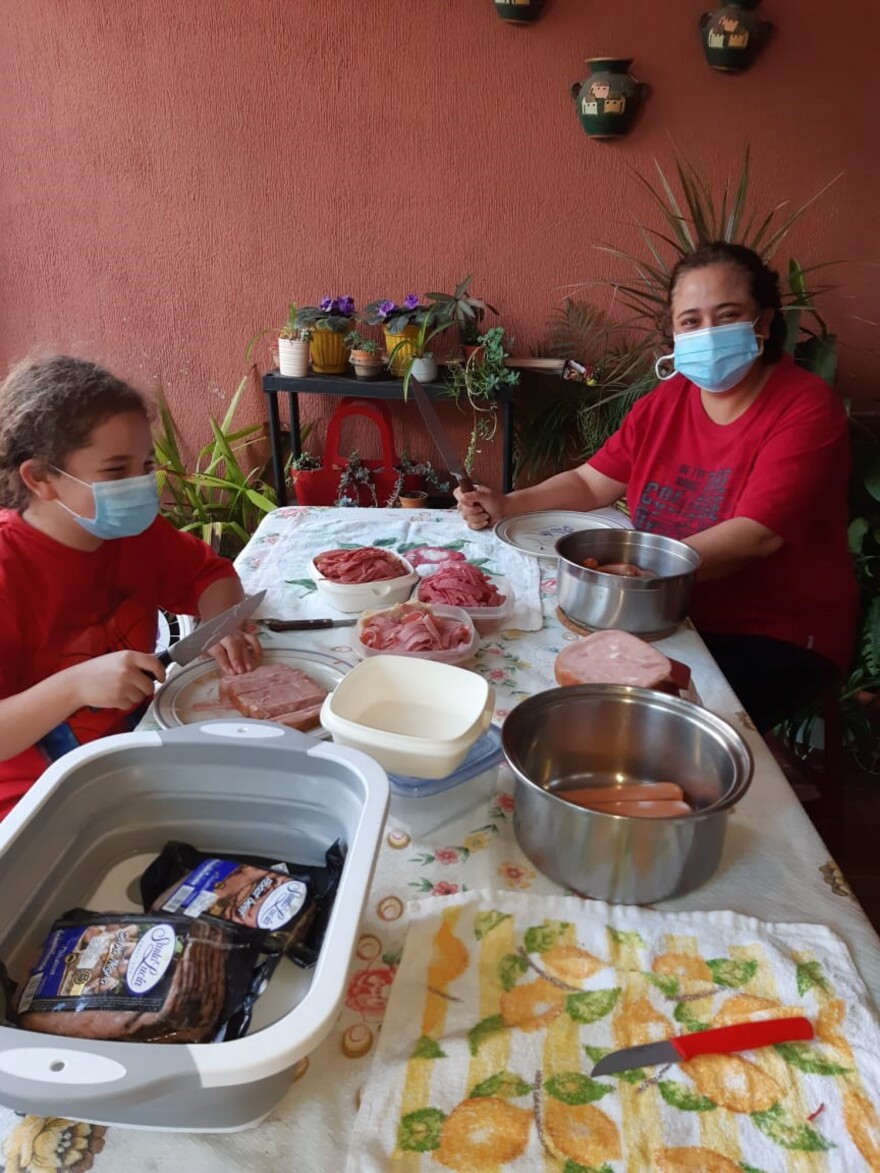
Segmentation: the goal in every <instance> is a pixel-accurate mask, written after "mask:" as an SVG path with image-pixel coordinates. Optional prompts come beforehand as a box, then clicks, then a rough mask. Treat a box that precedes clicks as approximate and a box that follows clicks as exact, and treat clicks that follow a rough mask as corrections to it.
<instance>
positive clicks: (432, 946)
mask: <svg viewBox="0 0 880 1173" xmlns="http://www.w3.org/2000/svg"><path fill="white" fill-rule="evenodd" d="M410 914H411V921H410V929H409V934H408V936H407V941H406V947H405V949H404V953H403V958H402V960H401V965H400V968H399V970H398V973H397V977H396V980H395V983H394V987H393V989H392V992H391V997H390V1001H389V1005H388V1011H387V1014H386V1016H385V1021H384V1025H383V1027H382V1033H381V1036H380V1040H379V1045H378V1048H377V1054H376V1059H375V1062H374V1065H373V1068H372V1070H371V1073H370V1076H369V1078H368V1080H367V1082H366V1085H365V1087H364V1088H363V1092H362V1097H361V1107H360V1111H359V1114H358V1118H357V1121H356V1124H355V1129H354V1133H353V1137H352V1145H351V1150H350V1154H349V1159H348V1164H347V1166H346V1169H347V1171H348V1173H373V1171H379V1170H382V1171H385V1170H394V1171H400V1173H444V1171H446V1170H454V1171H456V1173H654V1171H656V1173H814V1171H815V1173H819V1171H825V1170H827V1171H828V1173H847V1171H849V1170H852V1171H853V1173H856V1171H862V1170H868V1169H872V1170H873V1169H876V1170H880V1119H878V1105H880V1030H878V1025H877V1021H876V1019H875V1017H874V1013H873V1011H872V1009H871V1008H870V1005H869V999H868V995H867V991H866V990H865V987H864V985H863V983H862V981H861V979H860V978H859V976H858V974H857V972H856V970H855V968H854V966H853V964H852V961H851V959H850V956H849V953H848V951H847V949H846V947H845V945H844V944H843V943H842V942H841V941H840V940H839V939H838V938H837V937H836V936H835V935H834V934H833V933H832V932H831V931H830V930H829V929H827V928H825V927H824V926H820V925H789V924H765V923H763V922H761V921H757V920H754V919H751V918H747V917H742V916H738V915H736V914H734V913H731V912H714V913H678V914H668V913H658V912H651V911H648V910H644V909H637V908H624V907H619V906H618V907H612V906H609V905H604V904H600V903H598V902H593V901H586V900H581V899H579V898H577V897H564V896H559V897H553V896H529V895H526V894H517V893H506V892H505V893H502V892H489V891H484V892H468V893H463V894H459V895H457V896H451V897H430V898H426V899H424V900H418V901H414V902H413V903H412V904H411V905H410ZM785 1015H805V1016H806V1017H808V1018H809V1019H810V1020H811V1021H812V1022H813V1024H814V1027H815V1031H816V1038H815V1040H814V1041H813V1042H810V1043H784V1044H779V1045H778V1046H774V1047H769V1048H763V1049H761V1050H758V1051H748V1052H743V1053H742V1054H736V1055H706V1056H701V1057H699V1058H697V1059H694V1060H692V1061H691V1062H688V1063H681V1064H673V1065H671V1066H669V1067H667V1068H646V1069H644V1070H635V1071H625V1072H622V1073H621V1074H619V1075H616V1076H609V1077H606V1078H602V1079H593V1078H592V1077H591V1075H590V1071H591V1070H592V1067H593V1065H594V1063H595V1062H596V1061H597V1060H598V1059H600V1058H601V1057H602V1056H603V1055H605V1054H607V1052H608V1051H611V1050H617V1049H619V1048H621V1047H629V1046H634V1045H637V1044H639V1043H648V1042H655V1041H658V1040H660V1039H664V1038H668V1037H670V1036H672V1035H676V1034H685V1033H687V1032H689V1031H702V1030H706V1029H708V1028H710V1027H713V1026H726V1025H730V1024H733V1023H738V1022H746V1021H755V1020H761V1019H764V1018H778V1017H781V1016H785Z"/></svg>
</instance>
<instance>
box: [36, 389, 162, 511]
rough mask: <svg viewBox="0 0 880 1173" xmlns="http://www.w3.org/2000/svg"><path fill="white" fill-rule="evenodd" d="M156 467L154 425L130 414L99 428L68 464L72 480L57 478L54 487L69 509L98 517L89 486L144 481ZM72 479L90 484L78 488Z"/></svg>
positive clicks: (116, 416)
mask: <svg viewBox="0 0 880 1173" xmlns="http://www.w3.org/2000/svg"><path fill="white" fill-rule="evenodd" d="M155 467H156V461H155V459H154V457H153V440H152V436H151V435H150V425H149V423H148V422H147V420H146V419H145V418H144V416H143V415H141V413H140V412H139V411H129V412H125V414H123V415H114V416H111V417H110V419H107V420H105V421H104V422H103V423H102V424H98V426H97V427H96V428H95V429H94V430H93V432H92V434H91V435H90V436H89V439H88V443H87V444H86V446H85V447H84V448H77V449H76V451H75V452H71V453H70V454H69V455H68V457H67V459H66V460H65V462H64V472H66V473H68V474H69V476H67V477H62V476H59V475H58V474H57V473H56V474H54V475H53V477H52V480H53V487H54V489H55V492H56V494H57V496H58V497H59V498H60V499H61V500H62V501H63V502H64V504H65V505H66V506H67V507H68V508H69V509H72V510H73V511H74V512H75V513H79V514H80V515H81V516H82V517H94V516H95V501H94V497H93V496H92V492H91V489H89V488H88V487H87V485H91V484H94V483H95V482H96V481H121V480H125V478H126V477H141V476H143V475H144V474H145V473H150V472H152V471H153V470H154V469H155ZM69 477H77V478H78V479H79V480H81V481H85V482H87V484H85V485H78V484H77V483H76V481H72V480H70V479H69Z"/></svg>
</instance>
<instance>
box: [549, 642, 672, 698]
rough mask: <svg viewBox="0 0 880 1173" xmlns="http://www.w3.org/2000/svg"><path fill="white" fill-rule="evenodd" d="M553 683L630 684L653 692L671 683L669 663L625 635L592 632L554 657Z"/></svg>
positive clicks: (568, 645) (655, 651)
mask: <svg viewBox="0 0 880 1173" xmlns="http://www.w3.org/2000/svg"><path fill="white" fill-rule="evenodd" d="M555 671H556V680H557V683H559V684H562V685H567V684H632V685H636V686H637V687H639V688H656V687H657V686H658V685H660V684H663V683H664V682H666V681H668V680H669V679H670V675H671V672H672V662H671V661H670V660H668V659H667V658H666V656H664V655H663V654H662V653H661V652H658V651H657V649H656V648H652V647H651V645H650V644H646V643H645V641H644V640H641V639H639V638H638V637H637V636H634V635H630V634H629V632H627V631H594V632H593V633H592V635H585V636H583V638H582V639H578V640H575V642H574V643H571V644H566V646H565V647H564V648H563V649H562V651H561V652H560V653H559V655H558V656H557V657H556V665H555Z"/></svg>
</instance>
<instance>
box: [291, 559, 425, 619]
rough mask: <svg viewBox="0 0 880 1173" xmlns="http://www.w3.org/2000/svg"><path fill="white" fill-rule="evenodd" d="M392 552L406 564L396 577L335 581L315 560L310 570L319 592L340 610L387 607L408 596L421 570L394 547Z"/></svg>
mask: <svg viewBox="0 0 880 1173" xmlns="http://www.w3.org/2000/svg"><path fill="white" fill-rule="evenodd" d="M391 553H393V554H394V556H395V558H397V559H398V560H399V561H400V562H402V563H403V565H404V566H405V567H406V574H402V575H399V576H398V577H397V578H380V579H379V580H378V581H376V582H351V583H350V582H333V580H332V579H329V578H325V577H324V575H323V574H321V572H320V570H318V568H317V566H316V565H315V562H314V559H312V560H311V561H310V562H309V565H308V573H309V575H310V577H311V578H313V579H314V581H315V586H316V587H317V588H318V593H319V594H321V595H323V596H324V598H325V599H326V600H327V602H328V603H329V604H330V606H331V607H335V608H336V610H337V611H345V612H347V613H349V614H350V613H352V612H354V611H364V610H365V609H366V608H367V607H387V606H390V605H391V604H392V603H402V602H403V601H404V600H405V599H408V598H409V597H410V595H411V594H412V590H413V587H414V586H415V585H416V583H417V582H418V581H419V575H418V571H417V570H416V569H415V568H414V567H413V565H412V563H410V562H407V560H406V558H404V557H403V556H402V555H400V554H397V553H395V551H393V550H392V551H391Z"/></svg>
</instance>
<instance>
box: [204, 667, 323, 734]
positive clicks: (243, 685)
mask: <svg viewBox="0 0 880 1173" xmlns="http://www.w3.org/2000/svg"><path fill="white" fill-rule="evenodd" d="M326 695H327V690H326V689H324V688H322V687H321V686H320V684H316V683H315V681H314V680H312V679H311V677H310V676H307V675H306V674H305V672H301V671H300V670H299V668H291V667H290V666H289V665H287V664H263V665H261V666H260V667H259V668H255V669H254V670H253V672H243V673H242V674H241V675H240V676H225V677H224V678H223V679H222V680H221V681H220V699H221V700H223V701H225V702H226V703H227V704H231V705H233V706H234V707H235V708H236V709H238V711H239V712H240V713H243V714H244V716H245V717H253V718H254V719H255V720H260V721H279V722H280V723H281V724H282V725H292V726H293V727H294V728H297V729H305V728H313V727H314V726H315V725H316V724H317V723H318V722H317V719H316V718H315V713H316V712H320V709H321V703H322V701H323V700H324V697H325V696H326ZM302 721H305V722H306V724H300V723H298V722H302Z"/></svg>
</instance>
